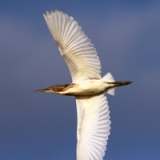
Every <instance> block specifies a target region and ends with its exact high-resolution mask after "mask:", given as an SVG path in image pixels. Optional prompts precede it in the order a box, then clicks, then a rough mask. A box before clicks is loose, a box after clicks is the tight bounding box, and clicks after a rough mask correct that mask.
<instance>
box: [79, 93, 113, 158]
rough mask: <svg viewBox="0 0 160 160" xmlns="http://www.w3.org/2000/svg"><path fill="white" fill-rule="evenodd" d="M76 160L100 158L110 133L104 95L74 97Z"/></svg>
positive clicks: (107, 109) (102, 155)
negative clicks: (75, 107) (76, 122)
mask: <svg viewBox="0 0 160 160" xmlns="http://www.w3.org/2000/svg"><path fill="white" fill-rule="evenodd" d="M76 104H77V121H78V124H77V141H78V143H77V160H97V159H98V160H102V158H103V157H104V155H105V150H106V145H107V140H108V136H109V134H110V124H111V122H110V116H109V113H110V112H109V107H108V102H107V99H106V96H105V95H104V94H101V95H97V96H92V97H76Z"/></svg>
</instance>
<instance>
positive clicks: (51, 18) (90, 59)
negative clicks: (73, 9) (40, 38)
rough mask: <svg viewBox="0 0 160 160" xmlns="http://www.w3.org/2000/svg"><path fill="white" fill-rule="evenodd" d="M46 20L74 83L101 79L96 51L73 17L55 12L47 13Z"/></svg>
mask: <svg viewBox="0 0 160 160" xmlns="http://www.w3.org/2000/svg"><path fill="white" fill-rule="evenodd" d="M44 18H45V20H46V23H47V25H48V28H49V30H50V32H51V34H52V36H53V38H54V40H55V41H56V43H57V45H58V48H59V51H60V53H61V55H62V56H63V58H64V60H65V61H66V63H67V65H68V68H69V70H70V73H71V76H72V81H73V82H77V81H81V80H87V79H100V78H101V75H100V73H101V66H100V61H99V58H98V56H97V53H96V49H95V48H94V46H93V44H92V43H91V41H90V39H88V37H87V36H86V35H85V33H84V32H83V31H82V30H81V27H80V26H79V25H78V23H77V22H76V21H75V20H74V19H73V17H69V16H68V15H67V14H64V13H63V12H60V11H57V10H55V11H51V12H46V14H44Z"/></svg>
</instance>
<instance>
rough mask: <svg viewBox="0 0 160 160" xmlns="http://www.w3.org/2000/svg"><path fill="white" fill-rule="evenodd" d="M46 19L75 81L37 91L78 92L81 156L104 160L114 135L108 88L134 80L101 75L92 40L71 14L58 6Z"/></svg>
mask: <svg viewBox="0 0 160 160" xmlns="http://www.w3.org/2000/svg"><path fill="white" fill-rule="evenodd" d="M44 18H45V21H46V23H47V25H48V28H49V30H50V32H51V34H52V36H53V39H54V40H55V42H56V44H57V46H58V49H59V52H60V54H61V56H62V57H63V58H64V60H65V62H66V64H67V66H68V68H69V71H70V74H71V77H72V83H71V84H62V85H54V86H50V87H48V88H45V89H39V90H37V92H50V93H57V94H61V95H69V96H75V99H76V106H77V160H102V159H103V157H104V155H105V151H106V145H107V140H108V137H109V135H110V128H111V127H110V124H111V121H110V115H109V114H110V111H109V106H108V101H107V98H106V96H105V92H107V93H108V94H111V95H114V91H115V87H118V86H123V85H128V84H130V83H131V81H117V82H116V81H115V80H114V78H113V76H112V75H111V73H107V74H106V75H105V76H104V77H101V64H100V60H99V57H98V56H97V52H96V49H95V48H94V46H93V44H92V43H91V40H90V39H89V38H88V37H87V36H86V35H85V33H84V32H83V31H82V28H81V27H80V26H79V25H78V23H77V22H76V21H75V20H74V18H73V17H70V16H68V15H67V14H65V13H63V12H61V11H58V10H54V11H51V12H48V11H47V12H46V13H45V14H44Z"/></svg>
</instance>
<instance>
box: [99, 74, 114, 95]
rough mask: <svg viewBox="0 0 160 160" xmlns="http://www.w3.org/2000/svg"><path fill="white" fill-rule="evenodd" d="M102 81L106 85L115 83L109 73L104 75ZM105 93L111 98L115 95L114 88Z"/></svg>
mask: <svg viewBox="0 0 160 160" xmlns="http://www.w3.org/2000/svg"><path fill="white" fill-rule="evenodd" d="M102 79H103V80H104V81H105V82H107V83H108V82H110V83H115V80H114V77H113V76H112V74H111V73H110V72H108V73H107V74H106V75H104V77H103V78H102ZM107 93H108V94H110V95H112V96H113V95H114V94H115V88H111V89H109V90H107Z"/></svg>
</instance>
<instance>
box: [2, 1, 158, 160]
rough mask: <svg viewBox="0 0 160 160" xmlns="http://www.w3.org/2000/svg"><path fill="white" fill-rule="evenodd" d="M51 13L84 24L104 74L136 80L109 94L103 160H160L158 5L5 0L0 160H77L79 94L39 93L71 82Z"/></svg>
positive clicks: (3, 10)
mask: <svg viewBox="0 0 160 160" xmlns="http://www.w3.org/2000/svg"><path fill="white" fill-rule="evenodd" d="M51 9H59V10H62V11H63V12H66V13H68V14H69V15H71V16H73V17H74V18H75V19H76V20H77V21H78V23H79V24H80V26H81V27H82V28H83V30H84V31H85V33H86V34H87V35H88V36H89V38H90V39H91V40H92V43H93V44H94V45H95V47H96V49H97V52H98V55H99V57H100V60H101V64H102V75H104V74H106V73H107V72H109V71H110V72H111V73H112V74H113V76H114V77H115V79H116V80H131V81H133V83H132V84H131V85H129V86H125V87H121V88H117V89H116V95H115V96H109V95H107V97H108V101H109V106H110V111H111V121H112V124H111V136H110V137H109V141H108V146H107V152H106V155H105V157H104V160H158V159H160V84H159V82H160V2H158V1H154V0H134V1H129V0H128V1H127V0H121V1H118V0H113V1H110V0H101V1H97V0H81V1H80V0H79V1H74V0H66V1H64V0H63V1H62V0H45V1H42V0H39V1H33V0H27V1H22V0H15V1H11V0H6V1H5V0H0V160H75V157H76V107H75V100H74V97H65V96H60V95H55V94H47V93H46V94H45V93H35V92H34V90H37V89H40V88H45V87H48V86H51V85H54V84H63V83H70V82H71V78H70V74H69V71H68V68H67V67H66V64H65V63H64V61H63V59H62V57H61V56H60V54H59V53H58V50H57V46H56V44H55V42H54V41H53V39H52V37H51V35H50V33H49V30H48V28H47V25H46V23H45V21H44V18H43V15H42V14H43V13H44V12H45V11H46V10H51Z"/></svg>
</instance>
